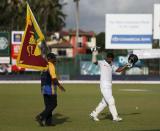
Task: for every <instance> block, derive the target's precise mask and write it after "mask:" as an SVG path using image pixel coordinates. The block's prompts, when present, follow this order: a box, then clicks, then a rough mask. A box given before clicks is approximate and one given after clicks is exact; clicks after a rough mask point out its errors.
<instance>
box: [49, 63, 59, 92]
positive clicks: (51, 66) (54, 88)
mask: <svg viewBox="0 0 160 131" xmlns="http://www.w3.org/2000/svg"><path fill="white" fill-rule="evenodd" d="M48 71H49V74H50V76H51V79H54V78H56V77H57V76H56V70H55V66H54V64H53V63H51V62H48ZM56 93H57V86H55V85H54V84H53V83H52V94H56Z"/></svg>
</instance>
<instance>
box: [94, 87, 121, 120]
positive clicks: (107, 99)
mask: <svg viewBox="0 0 160 131" xmlns="http://www.w3.org/2000/svg"><path fill="white" fill-rule="evenodd" d="M101 93H102V95H103V98H102V101H101V102H100V103H99V104H98V106H97V107H96V109H95V110H94V111H93V112H94V114H95V116H98V114H99V113H100V112H101V111H103V110H104V108H105V107H106V106H107V105H108V107H109V111H110V112H111V114H112V117H113V119H116V118H117V117H118V113H117V109H116V106H115V101H114V97H113V96H112V87H110V88H102V87H101Z"/></svg>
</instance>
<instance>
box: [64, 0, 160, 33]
mask: <svg viewBox="0 0 160 131" xmlns="http://www.w3.org/2000/svg"><path fill="white" fill-rule="evenodd" d="M63 1H64V2H67V3H68V4H67V5H65V6H64V8H63V10H64V13H66V14H67V18H66V29H75V27H76V20H75V18H76V17H75V3H74V2H73V0H63ZM154 3H160V0H80V2H79V10H80V14H79V15H80V21H79V23H80V25H79V27H80V29H81V30H84V31H94V32H96V33H99V32H104V31H105V14H107V13H116V14H117V13H147V14H148V13H149V14H150V13H153V4H154Z"/></svg>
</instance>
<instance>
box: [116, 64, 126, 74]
mask: <svg viewBox="0 0 160 131" xmlns="http://www.w3.org/2000/svg"><path fill="white" fill-rule="evenodd" d="M127 68H128V65H127V64H126V65H124V66H122V67H119V68H118V69H117V70H116V72H122V71H124V70H126V69H127Z"/></svg>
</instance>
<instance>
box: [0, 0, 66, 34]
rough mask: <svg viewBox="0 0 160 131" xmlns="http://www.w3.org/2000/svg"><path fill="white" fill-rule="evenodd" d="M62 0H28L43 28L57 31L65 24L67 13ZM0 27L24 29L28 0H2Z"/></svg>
mask: <svg viewBox="0 0 160 131" xmlns="http://www.w3.org/2000/svg"><path fill="white" fill-rule="evenodd" d="M59 1H60V0H28V2H29V3H30V6H31V9H32V11H33V13H34V16H35V17H36V19H37V22H38V23H39V25H40V27H41V29H42V30H43V31H44V33H46V32H47V31H57V30H60V29H61V28H63V27H64V26H65V17H66V15H65V14H64V13H63V12H62V8H63V6H64V5H63V4H61V3H60V2H59ZM0 14H1V17H0V27H1V28H4V29H6V30H9V29H11V30H24V27H25V16H26V0H1V2H0Z"/></svg>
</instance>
